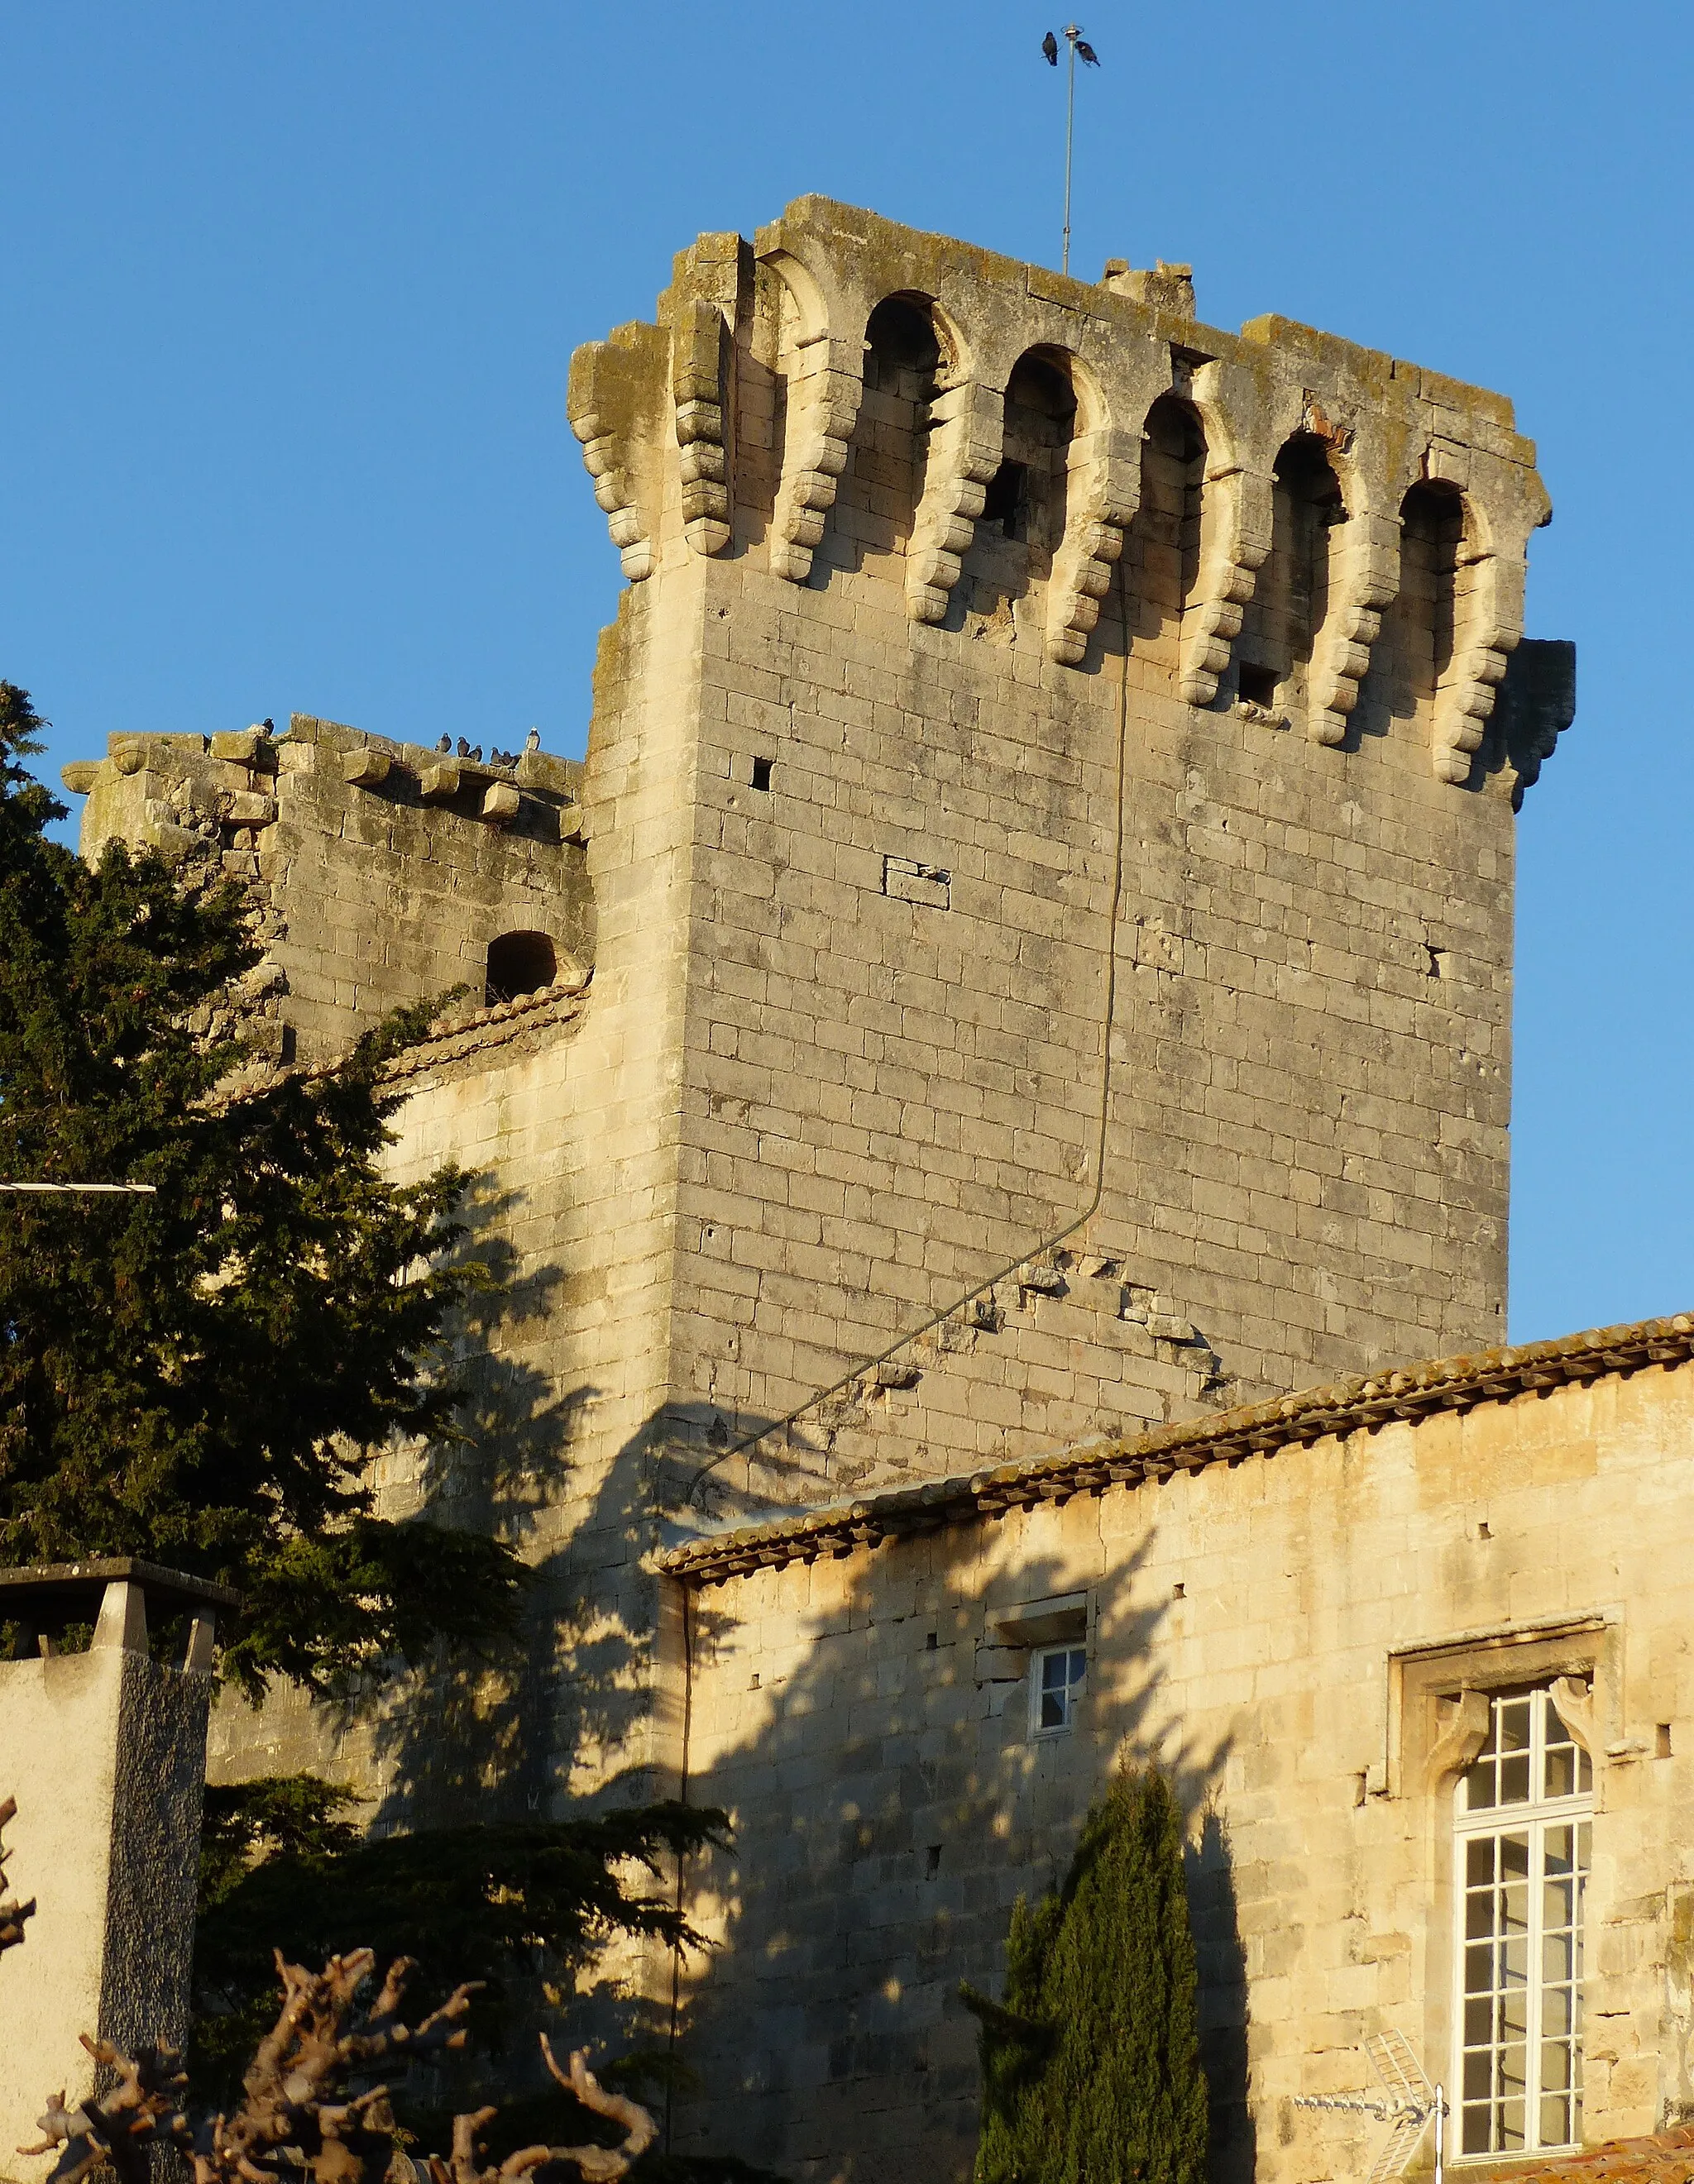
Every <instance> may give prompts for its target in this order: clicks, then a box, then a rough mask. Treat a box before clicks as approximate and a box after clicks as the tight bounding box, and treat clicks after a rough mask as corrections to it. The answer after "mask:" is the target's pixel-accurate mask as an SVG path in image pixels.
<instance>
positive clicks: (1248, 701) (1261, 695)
mask: <svg viewBox="0 0 1694 2184" xmlns="http://www.w3.org/2000/svg"><path fill="white" fill-rule="evenodd" d="M1240 691H1241V702H1242V704H1243V705H1275V703H1276V670H1275V668H1273V667H1255V666H1253V664H1252V663H1251V660H1243V661H1242V662H1241V666H1240Z"/></svg>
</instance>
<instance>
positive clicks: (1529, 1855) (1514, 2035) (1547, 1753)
mask: <svg viewBox="0 0 1694 2184" xmlns="http://www.w3.org/2000/svg"><path fill="white" fill-rule="evenodd" d="M1592 1779H1593V1769H1592V1766H1591V1763H1590V1761H1589V1759H1588V1755H1587V1754H1586V1752H1584V1751H1583V1750H1582V1749H1581V1747H1580V1746H1579V1745H1578V1744H1577V1743H1576V1742H1575V1741H1574V1738H1573V1737H1572V1736H1571V1735H1570V1732H1569V1729H1568V1727H1567V1726H1566V1724H1564V1723H1563V1721H1562V1720H1561V1719H1559V1715H1558V1712H1557V1708H1555V1707H1554V1706H1553V1704H1552V1699H1551V1697H1550V1695H1549V1694H1548V1693H1547V1692H1546V1691H1528V1692H1524V1691H1519V1692H1507V1693H1501V1694H1497V1695H1496V1697H1494V1699H1493V1701H1492V1702H1491V1708H1490V1724H1489V1741H1488V1744H1487V1746H1486V1747H1485V1749H1484V1750H1483V1751H1482V1752H1479V1754H1478V1756H1477V1759H1476V1762H1475V1763H1474V1766H1473V1767H1472V1768H1471V1769H1469V1770H1468V1774H1467V1776H1466V1778H1465V1780H1464V1783H1463V1786H1462V1787H1461V1789H1460V1791H1459V1794H1458V1796H1457V1798H1456V1799H1455V1808H1456V1811H1457V1814H1460V1815H1463V1814H1485V1813H1488V1812H1490V1811H1493V1812H1498V1810H1499V1808H1500V1807H1501V1806H1502V1805H1510V1806H1516V1807H1517V1808H1518V1811H1517V1812H1516V1813H1513V1814H1512V1816H1511V1817H1512V1819H1513V1822H1514V1823H1515V1825H1513V1826H1512V1827H1510V1828H1509V1829H1502V1828H1500V1827H1499V1826H1498V1824H1497V1822H1496V1825H1495V1827H1494V1828H1493V1829H1492V1830H1491V1831H1490V1832H1488V1833H1486V1834H1484V1833H1481V1832H1473V1831H1472V1828H1473V1827H1474V1823H1473V1824H1472V1826H1464V1827H1463V1836H1464V1856H1463V1880H1462V1883H1461V1887H1460V1892H1459V1908H1458V1911H1457V1923H1458V1925H1459V1927H1460V1936H1459V1938H1460V1942H1461V1945H1462V1951H1463V1993H1462V1996H1461V1997H1460V1998H1459V1999H1460V2004H1461V2013H1462V2023H1463V2044H1462V2048H1461V2052H1460V2053H1459V2055H1458V2057H1457V2059H1456V2062H1457V2067H1456V2070H1455V2075H1456V2076H1457V2077H1458V2078H1459V2080H1460V2081H1461V2084H1462V2087H1463V2092H1462V2094H1461V2098H1460V2103H1459V2107H1460V2116H1459V2127H1458V2131H1457V2134H1456V2135H1457V2138H1458V2140H1459V2144H1460V2148H1461V2149H1462V2150H1463V2152H1464V2153H1518V2152H1525V2151H1528V2150H1529V2149H1530V2148H1535V2147H1549V2148H1551V2147H1555V2146H1568V2145H1570V2144H1573V2143H1574V2142H1575V2141H1576V2139H1577V2138H1578V2137H1580V2131H1581V2116H1580V2105H1579V2103H1580V2081H1581V2069H1582V2056H1581V2047H1580V2039H1581V2024H1582V1987H1581V1979H1582V1898H1583V1883H1584V1879H1585V1874H1586V1870H1587V1866H1588V1862H1589V1856H1590V1850H1589V1834H1590V1829H1589V1824H1588V1822H1587V1821H1586V1820H1585V1819H1568V1818H1566V1817H1564V1816H1563V1815H1562V1814H1561V1815H1557V1816H1553V1815H1549V1816H1548V1817H1547V1818H1546V1819H1542V1818H1541V1816H1540V1814H1539V1813H1538V1812H1537V1810H1536V1808H1537V1806H1538V1805H1540V1804H1541V1802H1543V1801H1545V1800H1551V1799H1554V1798H1557V1799H1559V1800H1561V1801H1563V1800H1569V1799H1573V1798H1574V1797H1579V1796H1586V1795H1588V1794H1591V1792H1590V1787H1589V1786H1590V1785H1591V1781H1592ZM1503 1817H1504V1815H1503V1814H1502V1818H1503ZM1461 1825H1462V1826H1463V1821H1461ZM1532 2034H1533V2037H1532Z"/></svg>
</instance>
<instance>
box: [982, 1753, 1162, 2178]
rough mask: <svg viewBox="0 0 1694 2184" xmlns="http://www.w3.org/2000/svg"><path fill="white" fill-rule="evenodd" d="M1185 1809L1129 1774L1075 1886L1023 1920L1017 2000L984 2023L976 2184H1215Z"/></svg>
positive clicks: (1108, 1798) (986, 2015) (1013, 1974)
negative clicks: (1209, 2158) (1210, 2182)
mask: <svg viewBox="0 0 1694 2184" xmlns="http://www.w3.org/2000/svg"><path fill="white" fill-rule="evenodd" d="M1182 1839H1183V1828H1182V1814H1181V1812H1180V1810H1179V1808H1178V1805H1177V1802H1176V1798H1175V1797H1174V1796H1173V1792H1172V1790H1171V1786H1170V1784H1169V1783H1168V1782H1167V1780H1165V1778H1164V1776H1163V1775H1161V1774H1160V1773H1159V1772H1158V1771H1157V1770H1156V1769H1147V1770H1146V1771H1145V1772H1138V1771H1136V1770H1134V1769H1129V1768H1128V1767H1127V1766H1126V1767H1124V1768H1123V1769H1120V1770H1119V1772H1118V1775H1117V1779H1116V1780H1114V1782H1113V1783H1112V1787H1111V1788H1110V1790H1108V1791H1107V1792H1106V1795H1105V1797H1102V1798H1101V1799H1100V1800H1099V1802H1097V1803H1095V1805H1094V1806H1093V1807H1092V1808H1090V1810H1089V1814H1088V1818H1087V1819H1086V1820H1085V1821H1084V1824H1083V1830H1082V1837H1081V1840H1080V1841H1079V1842H1078V1847H1077V1852H1076V1855H1075V1857H1074V1858H1073V1859H1072V1861H1071V1868H1070V1871H1069V1873H1068V1874H1067V1875H1066V1878H1065V1882H1064V1886H1062V1888H1061V1889H1060V1890H1059V1891H1058V1892H1056V1894H1053V1895H1050V1896H1048V1897H1045V1898H1044V1899H1043V1900H1042V1901H1041V1903H1039V1904H1038V1905H1036V1906H1035V1907H1034V1908H1033V1909H1032V1908H1030V1906H1029V1905H1028V1903H1027V1902H1026V1901H1025V1900H1024V1899H1023V1898H1022V1897H1020V1898H1019V1899H1018V1903H1017V1908H1016V1909H1015V1911H1014V1912H1013V1914H1012V1922H1011V1937H1010V1940H1009V1942H1008V1946H1007V1950H1006V1994H1005V1999H1004V2001H1003V2002H1001V2003H994V2002H991V2001H990V2000H989V1999H988V1997H985V1996H982V1995H978V1994H976V1993H974V1992H972V1991H971V1990H970V1989H968V1988H967V1989H965V1990H964V1991H963V1993H964V1999H965V2001H966V2003H967V2005H968V2006H969V2007H970V2008H971V2009H972V2010H974V2011H975V2013H976V2014H977V2016H978V2019H979V2020H980V2021H981V2025H982V2031H981V2035H980V2038H979V2042H978V2048H979V2052H980V2054H981V2058H982V2068H983V2126H982V2136H981V2139H980V2142H979V2143H978V2153H977V2166H976V2179H977V2184H1204V2180H1205V2176H1206V2081H1205V2077H1204V2075H1203V2074H1202V2072H1201V2066H1200V2025H1199V2008H1198V1980H1197V1973H1196V1967H1195V1951H1194V1936H1193V1934H1192V1932H1191V1931H1190V1926H1189V1920H1188V1892H1187V1887H1186V1884H1185V1881H1184V1873H1183V1859H1182Z"/></svg>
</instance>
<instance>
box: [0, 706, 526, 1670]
mask: <svg viewBox="0 0 1694 2184" xmlns="http://www.w3.org/2000/svg"><path fill="white" fill-rule="evenodd" d="M42 725H43V723H42V721H40V719H39V718H38V716H36V712H35V710H34V708H33V707H32V705H31V702H30V698H29V694H28V693H27V692H26V691H24V690H20V689H19V688H17V687H16V686H15V685H14V684H12V683H9V682H0V1179H5V1180H8V1181H54V1180H75V1181H79V1182H99V1183H117V1182H142V1183H150V1184H154V1185H156V1186H157V1194H158V1195H156V1196H154V1197H151V1198H145V1197H83V1198H64V1197H58V1198H53V1197H28V1196H17V1195H9V1194H0V1563H10V1564H17V1563H51V1562H62V1561H69V1560H71V1559H74V1558H75V1557H83V1556H91V1555H113V1554H131V1555H139V1556H142V1557H147V1558H148V1559H149V1560H153V1561H156V1562H159V1563H165V1564H167V1565H169V1566H170V1567H173V1568H178V1569H181V1570H186V1571H188V1572H190V1573H192V1574H196V1575H198V1576H202V1577H207V1578H212V1579H215V1580H219V1581H220V1582H223V1583H226V1584H229V1585H234V1586H236V1587H237V1589H238V1590H239V1591H240V1592H241V1594H242V1601H243V1605H242V1611H241V1613H240V1614H239V1615H238V1617H237V1618H236V1619H235V1620H234V1622H233V1624H232V1625H231V1627H229V1628H228V1629H227V1630H226V1631H225V1632H224V1633H223V1634H222V1635H224V1637H225V1641H226V1643H225V1647H224V1653H223V1669H224V1673H225V1674H226V1675H228V1676H230V1677H231V1678H233V1679H235V1680H237V1681H238V1682H239V1683H240V1684H241V1685H242V1687H243V1688H244V1689H245V1690H246V1691H247V1692H248V1696H249V1697H254V1698H256V1697H258V1696H259V1694H260V1693H261V1692H262V1691H263V1690H264V1688H265V1684H266V1682H267V1680H269V1679H270V1678H271V1677H272V1676H274V1675H276V1674H282V1675H285V1676H287V1677H291V1678H293V1679H294V1680H297V1681H299V1682H301V1683H304V1684H306V1685H311V1686H314V1687H315V1688H319V1689H322V1688H324V1687H326V1686H327V1685H333V1684H336V1683H337V1682H339V1681H343V1680H345V1679H346V1678H347V1677H348V1675H349V1674H352V1673H354V1672H355V1671H359V1670H365V1669H371V1668H373V1667H375V1666H376V1664H377V1663H380V1662H382V1661H383V1660H390V1659H392V1658H393V1657H394V1656H396V1655H399V1656H401V1657H403V1658H405V1659H406V1660H408V1661H416V1660H418V1659H420V1658H422V1657H423V1656H424V1655H425V1654H426V1652H428V1651H429V1650H430V1649H431V1647H432V1646H433V1645H434V1644H435V1642H436V1641H438V1640H446V1641H451V1642H458V1643H470V1644H472V1645H476V1644H482V1643H484V1642H486V1641H490V1640H491V1639H493V1637H494V1636H496V1635H498V1634H499V1633H500V1632H501V1631H503V1630H505V1629H506V1628H508V1627H510V1625H511V1624H512V1623H513V1622H514V1620H515V1612H516V1606H517V1598H518V1589H519V1585H520V1583H521V1578H522V1575H523V1573H522V1568H521V1564H520V1563H518V1562H517V1561H516V1559H515V1557H514V1556H513V1555H512V1554H511V1553H510V1552H509V1551H508V1550H507V1549H506V1548H505V1547H504V1546H501V1545H500V1544H499V1543H498V1542H496V1541H493V1540H491V1539H488V1538H485V1537H482V1536H481V1535H474V1534H471V1533H469V1532H465V1531H456V1530H452V1529H447V1528H445V1527H443V1526H440V1525H437V1524H432V1523H430V1522H427V1521H414V1522H409V1523H396V1522H393V1521H391V1520H389V1519H387V1518H383V1517H382V1516H381V1515H380V1514H379V1513H377V1510H376V1504H375V1500H374V1496H373V1492H372V1486H371V1471H372V1467H373V1465H374V1463H375V1461H376V1457H377V1455H378V1454H379V1453H380V1452H381V1451H382V1449H383V1447H384V1446H386V1445H387V1444H389V1443H391V1442H392V1441H393V1440H394V1439H395V1438H396V1437H397V1436H398V1437H402V1438H405V1437H420V1438H422V1439H426V1440H437V1441H439V1440H442V1439H443V1438H445V1437H449V1436H450V1435H451V1432H452V1424H451V1421H452V1414H453V1412H454V1407H455V1406H456V1403H457V1401H458V1394H457V1390H455V1389H454V1386H453V1385H452V1384H451V1383H450V1381H449V1380H448V1379H446V1378H444V1377H443V1376H442V1375H441V1373H439V1372H438V1370H437V1366H436V1359H437V1352H438V1345H439V1342H440V1338H441V1335H442V1332H443V1324H444V1323H445V1321H446V1318H447V1316H448V1315H449V1312H451V1310H452V1309H453V1307H454V1306H455V1305H456V1304H458V1303H459V1302H460V1301H461V1300H462V1299H463V1298H464V1297H465V1295H466V1294H467V1291H468V1290H470V1289H471V1287H472V1286H474V1285H475V1284H476V1281H477V1279H478V1275H479V1270H478V1269H477V1268H476V1266H475V1265H474V1264H472V1263H470V1262H465V1261H464V1260H463V1259H462V1258H455V1256H454V1251H455V1247H456V1246H457V1245H459V1243H460V1240H461V1237H462V1234H463V1230H462V1228H461V1225H460V1222H459V1220H458V1218H457V1215H458V1209H459V1207H460V1201H461V1198H462V1195H463V1192H464V1189H465V1179H464V1178H462V1177H461V1176H460V1174H459V1173H456V1172H455V1171H454V1170H452V1169H450V1168H446V1169H442V1170H440V1171H438V1172H437V1173H436V1174H434V1175H432V1176H431V1177H430V1178H427V1179H426V1181H424V1182H422V1183H421V1184H415V1185H413V1186H411V1187H410V1188H406V1189H397V1188H395V1187H393V1185H392V1184H389V1183H388V1182H387V1180H386V1179H385V1178H383V1176H382V1173H381V1171H380V1169H379V1167H378V1159H379V1156H380V1155H381V1153H382V1149H383V1147H384V1146H385V1145H386V1144H387V1142H388V1141H389V1137H390V1133H389V1131H388V1129H387V1119H388V1117H390V1116H391V1115H392V1113H393V1111H394V1109H395V1107H396V1106H397V1105H398V1100H397V1099H396V1097H395V1096H394V1095H393V1093H391V1092H390V1091H388V1090H387V1089H386V1087H385V1084H384V1078H383V1065H384V1063H385V1061H387V1059H388V1058H389V1056H391V1055H392V1054H393V1052H394V1051H395V1050H397V1048H398V1047H399V1046H400V1045H404V1043H405V1041H406V1040H407V1039H412V1038H415V1037H416V1036H417V1034H418V1033H419V1031H420V1030H421V1028H423V1024H424V1022H425V1020H426V1015H427V1011H422V1010H418V1011H410V1012H409V1013H408V1012H402V1013H401V1014H400V1015H398V1016H397V1017H395V1018H394V1019H393V1020H391V1021H390V1022H388V1023H387V1024H386V1025H385V1026H384V1027H382V1028H381V1029H380V1030H379V1031H377V1032H376V1033H373V1034H370V1035H368V1036H367V1037H365V1039H361V1040H360V1041H359V1044H358V1045H357V1046H356V1047H355V1048H354V1050H353V1053H352V1054H351V1056H349V1057H348V1060H347V1061H346V1062H345V1064H344V1065H343V1066H342V1067H339V1068H337V1069H336V1070H335V1071H333V1072H329V1073H304V1072H283V1073H278V1072H274V1071H272V1072H267V1073H262V1074H261V1073H257V1072H254V1071H246V1072H242V1071H241V1070H240V1065H241V1064H242V1061H244V1060H245V1059H246V1058H247V1056H246V1049H245V1048H244V1046H243V1044H242V1039H241V1037H240V1036H239V1034H238V1032H237V1031H235V1030H226V1031H223V1032H221V1033H219V1032H216V1031H208V1030H206V1029H205V1028H203V1027H204V1024H205V1022H206V1020H207V1017H208V1014H209V1011H212V1008H213V1005H214V1004H220V1003H225V1002H227V1000H228V999H229V997H230V994H231V985H232V982H235V981H237V980H238V979H239V978H240V977H241V975H242V972H245V971H247V970H248V969H249V968H250V967H253V966H254V964H255V963H256V962H257V961H258V960H259V951H258V950H257V948H256V947H255V945H254V942H253V940H252V939H251V937H250V934H249V931H248V916H247V912H246V910H245V908H244V905H243V903H242V899H241V897H240V896H239V894H237V891H236V890H235V889H232V888H231V887H228V886H226V885H224V884H223V883H221V878H220V876H219V875H217V874H215V872H208V871H207V870H206V869H205V868H204V867H202V868H201V869H200V872H199V876H198V883H197V882H196V880H195V878H194V876H193V875H192V874H189V875H187V876H185V875H184V874H183V873H181V872H179V871H177V870H176V869H174V868H173V867H172V866H170V865H168V864H167V863H166V862H165V861H164V860H163V859H162V858H161V857H159V856H158V855H154V854H153V853H151V852H144V853H142V854H139V855H132V854H131V852H130V851H129V850H126V849H125V847H123V846H122V845H121V844H111V845H109V847H108V848H107V849H106V850H105V851H104V853H103V855H102V857H101V859H100V861H99V863H98V866H89V865H86V864H84V863H83V862H82V861H81V860H80V859H79V858H77V857H75V856H74V855H72V854H71V853H70V850H66V849H64V848H62V847H61V846H60V845H59V844H57V843H54V842H53V841H51V840H49V839H48V838H47V833H46V829H47V827H48V825H49V824H50V823H51V822H53V820H55V819H58V818H62V817H63V816H64V807H63V806H62V805H59V803H58V802H57V801H56V799H54V798H53V796H52V795H51V794H49V793H48V792H47V789H45V788H42V786H41V785H40V784H39V783H36V782H35V781H34V780H32V779H31V777H30V774H29V772H28V770H27V767H26V766H25V763H24V761H25V759H26V758H27V756H28V755H29V754H30V753H31V752H32V751H34V750H35V749H37V748H38V744H37V742H36V731H37V730H38V729H39V728H40V727H42ZM185 878H186V880H187V883H186V884H185ZM219 1013H220V1014H221V1015H222V1016H223V1017H228V1016H229V1011H228V1010H227V1009H222V1010H221V1011H219ZM196 1022H198V1025H199V1026H200V1028H198V1029H197V1028H194V1026H195V1023H196ZM0 1635H3V1634H0Z"/></svg>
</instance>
